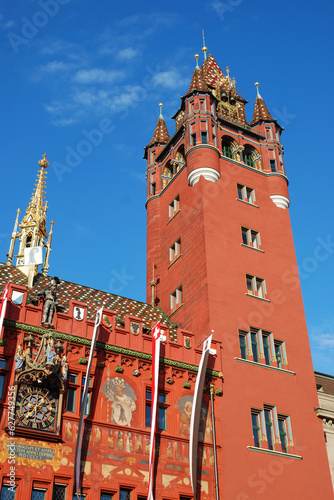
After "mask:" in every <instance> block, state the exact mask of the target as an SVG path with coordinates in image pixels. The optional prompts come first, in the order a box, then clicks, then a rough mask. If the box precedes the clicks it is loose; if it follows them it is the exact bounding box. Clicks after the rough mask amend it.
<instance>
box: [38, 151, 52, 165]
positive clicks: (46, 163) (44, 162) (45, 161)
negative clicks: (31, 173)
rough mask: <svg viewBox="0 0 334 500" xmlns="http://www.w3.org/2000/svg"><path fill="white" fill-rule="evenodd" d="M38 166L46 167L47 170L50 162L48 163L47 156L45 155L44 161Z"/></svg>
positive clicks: (40, 161)
mask: <svg viewBox="0 0 334 500" xmlns="http://www.w3.org/2000/svg"><path fill="white" fill-rule="evenodd" d="M38 165H39V166H40V167H44V168H46V167H47V166H48V165H49V162H48V161H47V156H46V154H45V153H44V155H43V160H39V162H38Z"/></svg>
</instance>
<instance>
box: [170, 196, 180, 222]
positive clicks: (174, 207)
mask: <svg viewBox="0 0 334 500" xmlns="http://www.w3.org/2000/svg"><path fill="white" fill-rule="evenodd" d="M179 210H180V197H179V196H177V197H176V198H175V199H174V200H173V201H172V203H170V204H169V207H168V216H169V218H170V219H171V218H172V217H174V215H175V214H176V213H177V212H178V211H179Z"/></svg>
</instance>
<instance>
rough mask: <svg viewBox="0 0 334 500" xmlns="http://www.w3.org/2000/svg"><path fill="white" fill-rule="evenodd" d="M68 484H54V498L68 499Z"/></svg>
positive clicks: (56, 499)
mask: <svg viewBox="0 0 334 500" xmlns="http://www.w3.org/2000/svg"><path fill="white" fill-rule="evenodd" d="M66 489H67V485H66V484H55V485H54V486H53V496H52V500H66Z"/></svg>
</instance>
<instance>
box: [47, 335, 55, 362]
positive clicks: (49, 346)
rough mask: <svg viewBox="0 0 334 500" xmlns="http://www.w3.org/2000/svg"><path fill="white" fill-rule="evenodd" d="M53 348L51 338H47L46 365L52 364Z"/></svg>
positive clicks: (53, 357)
mask: <svg viewBox="0 0 334 500" xmlns="http://www.w3.org/2000/svg"><path fill="white" fill-rule="evenodd" d="M55 354H56V352H55V350H54V348H53V338H50V339H49V340H48V344H47V347H46V364H47V365H51V364H52V365H53V362H54V359H55Z"/></svg>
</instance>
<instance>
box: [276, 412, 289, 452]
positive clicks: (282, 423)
mask: <svg viewBox="0 0 334 500" xmlns="http://www.w3.org/2000/svg"><path fill="white" fill-rule="evenodd" d="M277 418H278V429H279V438H280V442H281V451H282V452H283V453H288V440H287V432H286V417H283V416H282V415H278V417H277Z"/></svg>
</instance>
